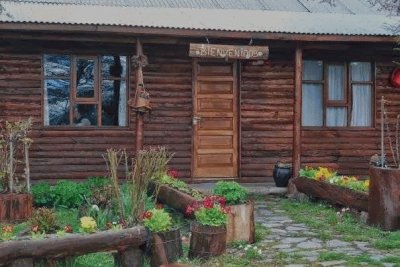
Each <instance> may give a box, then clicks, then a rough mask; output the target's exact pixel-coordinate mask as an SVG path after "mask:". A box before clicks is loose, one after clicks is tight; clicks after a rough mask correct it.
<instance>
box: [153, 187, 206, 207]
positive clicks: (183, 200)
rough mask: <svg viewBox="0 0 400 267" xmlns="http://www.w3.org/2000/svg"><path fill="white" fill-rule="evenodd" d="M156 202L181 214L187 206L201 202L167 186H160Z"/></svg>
mask: <svg viewBox="0 0 400 267" xmlns="http://www.w3.org/2000/svg"><path fill="white" fill-rule="evenodd" d="M157 200H158V201H159V202H161V203H163V204H166V205H168V206H170V207H171V208H173V209H175V210H178V211H180V212H182V213H184V212H185V210H186V207H187V206H188V205H192V204H193V203H195V202H201V200H198V199H196V198H194V197H193V196H191V195H189V194H186V193H184V192H181V191H179V190H178V189H175V188H173V187H171V186H168V185H160V187H159V191H158V195H157Z"/></svg>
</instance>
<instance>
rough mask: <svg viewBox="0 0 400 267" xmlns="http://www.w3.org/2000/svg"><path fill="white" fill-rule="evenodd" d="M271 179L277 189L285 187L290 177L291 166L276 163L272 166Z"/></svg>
mask: <svg viewBox="0 0 400 267" xmlns="http://www.w3.org/2000/svg"><path fill="white" fill-rule="evenodd" d="M273 177H274V181H275V185H276V186H277V187H287V186H288V183H289V179H290V178H291V177H292V164H289V163H283V162H279V161H278V162H277V163H276V164H275V166H274V171H273Z"/></svg>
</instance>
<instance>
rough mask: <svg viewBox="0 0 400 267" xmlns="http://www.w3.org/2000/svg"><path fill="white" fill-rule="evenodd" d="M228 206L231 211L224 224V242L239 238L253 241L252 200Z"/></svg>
mask: <svg viewBox="0 0 400 267" xmlns="http://www.w3.org/2000/svg"><path fill="white" fill-rule="evenodd" d="M229 207H230V209H231V212H230V213H229V214H228V220H227V224H226V243H231V242H232V241H241V240H244V241H246V242H247V243H254V241H255V227H254V202H253V201H250V202H248V203H246V204H241V205H234V206H229Z"/></svg>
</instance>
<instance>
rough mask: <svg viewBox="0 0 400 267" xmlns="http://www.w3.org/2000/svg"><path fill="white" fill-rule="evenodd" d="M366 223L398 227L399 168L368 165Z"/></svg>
mask: <svg viewBox="0 0 400 267" xmlns="http://www.w3.org/2000/svg"><path fill="white" fill-rule="evenodd" d="M369 174H370V176H371V179H370V185H369V205H368V224H370V225H376V226H379V227H381V228H382V229H384V230H396V229H400V170H398V169H388V168H379V167H372V166H371V167H370V169H369Z"/></svg>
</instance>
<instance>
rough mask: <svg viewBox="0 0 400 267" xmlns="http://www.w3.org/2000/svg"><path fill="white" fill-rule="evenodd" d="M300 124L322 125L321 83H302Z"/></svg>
mask: <svg viewBox="0 0 400 267" xmlns="http://www.w3.org/2000/svg"><path fill="white" fill-rule="evenodd" d="M302 91H303V92H302V97H303V99H302V119H301V122H302V125H303V126H322V116H323V115H322V114H323V110H322V107H323V103H322V85H320V84H303V89H302Z"/></svg>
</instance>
